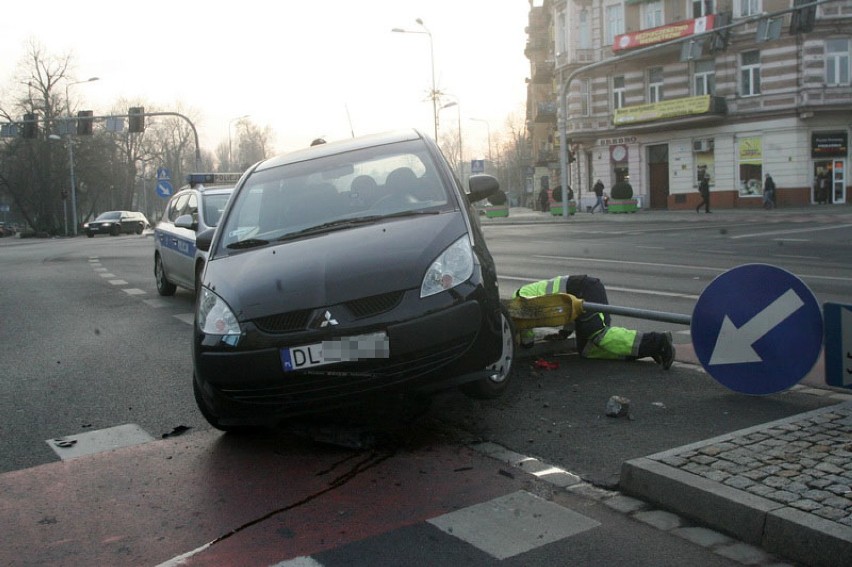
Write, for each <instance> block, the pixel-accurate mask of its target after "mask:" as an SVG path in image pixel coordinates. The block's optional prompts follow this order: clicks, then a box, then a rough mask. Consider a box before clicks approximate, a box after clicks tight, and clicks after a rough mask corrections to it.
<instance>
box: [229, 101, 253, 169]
mask: <svg viewBox="0 0 852 567" xmlns="http://www.w3.org/2000/svg"><path fill="white" fill-rule="evenodd" d="M248 117H249V115H248V114H243V115H242V116H237V117H236V118H231V120H230V122H228V170H231V169H232V168H233V167H234V162H233V161H232V160H231V124H233V123H234V122H236V121H237V120H242V119H244V118H248Z"/></svg>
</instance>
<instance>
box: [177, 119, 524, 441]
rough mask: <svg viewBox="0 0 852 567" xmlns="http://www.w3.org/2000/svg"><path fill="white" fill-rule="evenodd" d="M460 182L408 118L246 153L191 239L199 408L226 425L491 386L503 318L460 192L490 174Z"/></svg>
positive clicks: (499, 361) (485, 254)
mask: <svg viewBox="0 0 852 567" xmlns="http://www.w3.org/2000/svg"><path fill="white" fill-rule="evenodd" d="M469 189H470V192H469V193H467V194H466V193H465V191H464V190H463V189H462V187H461V185H460V183H459V182H458V180H457V179H456V178H455V177H454V176H453V172H452V170H451V169H450V167H449V166H448V164H447V162H446V160H445V159H444V157H443V156H442V154H441V152H440V150H439V149H438V147H437V146H436V145H435V143H434V142H433V141H432V140H430V139H429V138H427V137H426V136H423V135H422V134H420V133H419V132H417V131H415V130H407V131H402V132H395V133H388V134H381V135H375V136H370V137H365V138H360V139H353V140H347V141H344V142H335V143H328V144H322V145H318V146H315V147H311V148H306V149H304V150H300V151H297V152H294V153H290V154H287V155H283V156H280V157H277V158H273V159H269V160H266V161H263V162H260V163H259V164H257V165H255V166H254V167H253V168H251V169H250V170H249V171H248V172H247V173H246V175H245V176H244V177H243V179H242V180H241V182H240V183H239V185H238V186H237V187H236V189H235V190H234V193H233V194H232V196H231V199H230V201H229V202H228V205H227V207H226V208H225V211H224V213H223V216H222V219H221V222H220V224H219V227H218V228H217V229H216V230H215V231H214V230H213V229H210V230H207V231H204V232H202V233H199V234H198V236H197V239H196V243H197V246H198V247H199V248H200V249H202V250H209V255H208V261H207V264H206V268H205V270H204V273H203V276H202V287H201V289H200V292H199V297H198V300H197V303H196V313H195V325H194V329H195V331H194V340H193V358H194V379H193V385H194V390H195V397H196V401H197V403H198V407H199V409H200V410H201V413H202V414H203V415H204V417H205V418H206V419H207V420H208V421H209V422H210V423H211V424H212V425H213V426H215V427H217V428H219V429H224V430H229V429H239V428H243V427H246V426H250V427H251V426H258V425H273V424H275V423H277V422H279V421H281V420H282V419H285V418H292V417H295V416H305V415H311V414H325V413H329V412H332V411H334V410H336V409H338V408H344V407H347V406H361V405H363V404H366V403H367V402H368V401H375V400H377V399H384V400H391V399H397V398H400V399H401V398H404V397H407V396H409V395H410V396H420V395H423V394H427V395H428V394H430V393H432V392H435V391H437V390H440V389H445V388H448V387H451V386H456V385H460V386H461V388H462V389H463V391H464V392H466V393H467V394H469V395H471V396H474V397H480V398H491V397H497V396H499V395H500V394H502V392H503V391H504V390H505V389H506V387H507V384H508V382H509V377H510V373H511V369H512V359H513V353H514V350H513V349H514V344H513V338H514V337H513V330H512V325H511V320H510V319H509V317H508V315H507V313H506V312H505V310H504V309H503V308H502V307H501V303H500V297H499V293H498V289H497V274H496V271H495V267H494V262H493V260H492V258H491V254H490V253H489V251H488V249H487V247H486V245H485V239H484V237H483V235H482V232H481V230H480V227H479V224H478V219H477V215H476V213H475V212H474V211H473V208H472V206H471V203H472V202H474V201H477V200H480V199H485V198H487V197H488V196H490V195H493V194H495V192H496V191H499V186H498V183H497V180H496V179H494V178H493V177H491V176H486V175H477V176H473V177H471V179H470V182H469Z"/></svg>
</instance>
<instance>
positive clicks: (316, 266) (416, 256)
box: [204, 211, 467, 321]
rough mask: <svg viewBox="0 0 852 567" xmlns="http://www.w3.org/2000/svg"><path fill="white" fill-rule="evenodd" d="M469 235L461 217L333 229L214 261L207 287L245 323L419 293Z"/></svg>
mask: <svg viewBox="0 0 852 567" xmlns="http://www.w3.org/2000/svg"><path fill="white" fill-rule="evenodd" d="M466 233H467V226H466V224H465V222H464V218H463V216H462V213H460V212H459V211H454V212H448V213H442V214H436V215H423V216H419V217H415V218H401V219H395V220H388V221H384V222H379V223H376V224H372V225H367V226H360V227H355V228H349V229H345V230H337V231H333V232H328V233H324V234H320V235H315V236H309V237H305V238H302V239H298V240H291V241H286V242H282V243H280V244H276V245H274V246H266V247H263V248H257V249H254V250H247V251H244V252H240V253H236V254H233V255H232V256H225V257H217V258H216V259H214V260H210V261H209V262H208V264H207V270H206V272H205V275H204V285H206V286H208V287H210V288H211V289H213V291H215V292H216V293H217V294H218V295H219V296H220V297H221V298H222V299H224V300H225V301H226V302H227V303H228V305H229V306H230V307H231V309H232V310H233V312H234V314H235V315H236V316H237V318H238V319H239V320H243V321H244V320H248V319H254V318H257V317H263V316H267V315H272V314H276V313H284V312H288V311H293V310H297V309H308V308H315V307H321V306H324V305H334V304H337V303H342V302H345V301H351V300H353V299H357V298H362V297H369V296H373V295H379V294H382V293H386V292H390V291H396V290H405V289H416V288H419V287H420V285H421V283H422V281H423V276H424V274H425V273H426V270H427V269H428V268H429V266H430V265H431V263H432V262H433V261H435V259H436V258H437V256H438V255H439V254H440V253H441V252H443V251H444V249H446V248H447V246H449V245H450V244H452V243H453V242H455V241H456V240H457V239H458V238H459V237H460V236H462V235H464V234H466Z"/></svg>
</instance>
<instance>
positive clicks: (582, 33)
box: [577, 8, 592, 49]
mask: <svg viewBox="0 0 852 567" xmlns="http://www.w3.org/2000/svg"><path fill="white" fill-rule="evenodd" d="M578 27H579V29H578V30H577V32H578V37H577V44H578V46H579V48H580V49H591V48H592V29H591V23H590V19H589V11H588V10H586V9H585V8H583V9H582V10H580V24H579V26H578Z"/></svg>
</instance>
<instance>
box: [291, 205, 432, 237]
mask: <svg viewBox="0 0 852 567" xmlns="http://www.w3.org/2000/svg"><path fill="white" fill-rule="evenodd" d="M439 212H440V211H400V212H398V213H391V214H389V215H368V216H365V217H355V218H351V219H338V220H336V221H331V222H327V223H323V224H318V225H317V226H311V227H308V228H303V229H302V230H297V231H296V232H290V233H287V234H285V235H284V236H282V237H280V238H278V240H290V239H292V238H298V237H300V236H306V235H310V234H319V233H322V232H331V231H333V230H342V229H344V228H349V227H353V226H360V225H362V224H372V223H374V222H378V221H381V220H385V219H390V218H395V217H407V216H413V215H436V214H438V213H439Z"/></svg>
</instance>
